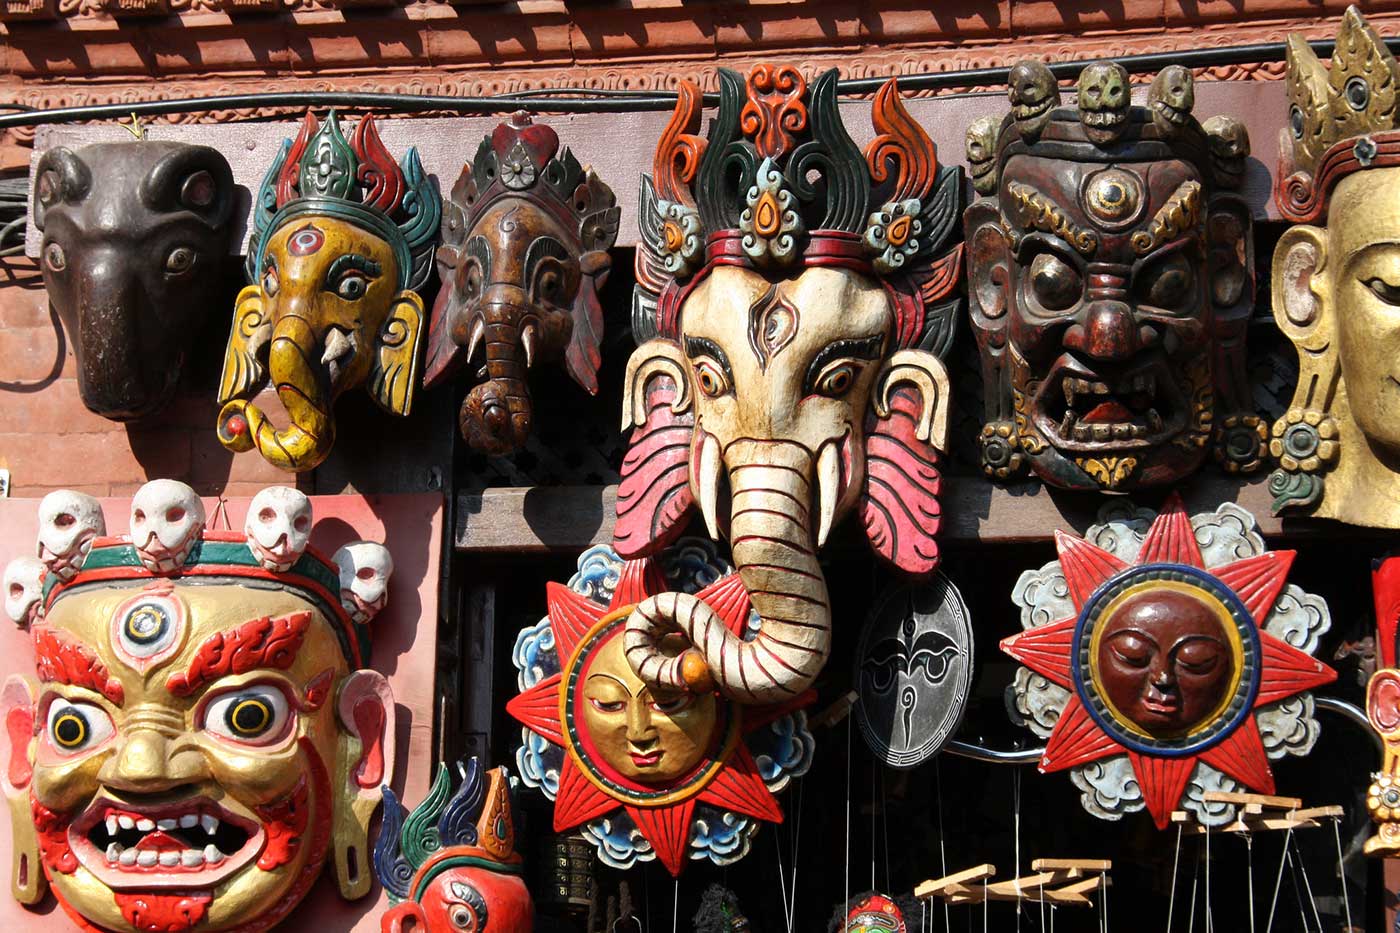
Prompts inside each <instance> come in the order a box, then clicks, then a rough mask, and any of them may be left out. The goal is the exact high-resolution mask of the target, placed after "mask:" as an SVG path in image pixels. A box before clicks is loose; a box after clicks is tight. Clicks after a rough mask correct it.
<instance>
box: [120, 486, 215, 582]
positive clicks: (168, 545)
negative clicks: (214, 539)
mask: <svg viewBox="0 0 1400 933" xmlns="http://www.w3.org/2000/svg"><path fill="white" fill-rule="evenodd" d="M204 522H205V517H204V503H203V502H200V501H199V496H197V495H195V494H194V490H193V489H191V488H190V487H188V486H186V485H185V484H184V483H181V482H179V481H177V480H173V479H157V480H152V481H151V482H149V483H147V484H146V485H144V486H142V487H141V488H140V489H138V490H136V497H135V498H134V499H132V500H131V543H132V544H134V545H136V554H137V556H138V557H140V558H141V563H143V564H145V565H146V569H147V570H149V571H150V572H151V573H171V572H173V571H176V570H179V569H180V568H181V567H183V566H184V565H185V560H186V559H187V558H188V557H189V556H190V551H192V550H194V546H195V544H196V543H198V541H199V536H200V534H201V533H202V532H203V531H204Z"/></svg>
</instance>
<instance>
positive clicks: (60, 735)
mask: <svg viewBox="0 0 1400 933" xmlns="http://www.w3.org/2000/svg"><path fill="white" fill-rule="evenodd" d="M75 496H77V494H75V493H68V494H67V497H68V498H69V499H72V498H73V497H75ZM299 496H300V494H298V493H296V491H295V490H290V489H282V490H280V491H279V492H278V493H276V494H274V495H272V496H271V497H270V498H267V497H266V496H265V497H263V498H262V501H261V502H260V503H258V504H257V505H255V511H254V512H253V513H252V514H250V516H249V527H248V529H247V530H246V531H244V532H230V531H214V530H211V529H209V528H207V526H206V521H205V512H204V507H203V505H202V503H201V501H200V499H199V498H198V497H197V496H196V495H195V494H194V491H193V490H191V489H190V488H189V487H188V486H186V485H184V484H183V483H178V482H175V481H173V480H155V481H153V482H151V483H148V484H147V485H145V486H143V487H142V488H141V489H140V490H139V491H138V492H137V493H136V496H135V497H134V498H133V499H132V502H131V513H130V514H131V523H130V528H131V532H130V534H129V535H127V536H124V537H121V538H117V537H107V536H105V535H100V536H97V537H95V538H91V539H89V543H88V546H86V547H83V548H76V547H75V548H74V549H73V550H72V552H71V553H70V552H65V553H61V554H53V553H52V552H48V556H46V557H45V564H46V565H47V568H48V571H49V576H48V578H47V580H46V585H45V587H44V590H43V593H42V595H40V596H38V597H37V599H38V606H37V610H36V611H37V616H38V619H39V621H37V622H36V623H35V624H34V625H33V626H32V628H31V630H30V632H31V635H32V637H33V647H34V657H35V670H34V675H35V676H34V678H32V679H31V678H24V677H20V676H19V675H15V676H13V677H11V678H10V679H9V680H8V681H6V683H5V685H4V688H3V691H0V717H3V720H4V722H5V723H6V724H7V726H8V728H7V729H6V730H4V732H3V734H2V735H0V759H3V762H4V768H3V769H0V789H3V791H4V793H5V797H6V801H7V803H8V805H9V809H10V818H11V826H12V829H13V832H14V845H13V849H12V851H13V857H14V862H15V864H14V873H13V875H12V889H13V892H14V895H15V897H16V899H18V900H19V901H21V902H22V903H25V904H30V905H33V904H36V903H38V901H39V900H40V899H41V898H42V897H43V894H44V890H45V886H46V885H47V886H48V887H51V888H52V889H53V892H54V894H55V895H56V897H57V899H58V901H59V904H60V906H61V907H62V908H63V910H64V912H66V913H67V914H68V916H69V917H70V918H71V919H72V920H73V921H74V922H75V923H76V924H77V926H78V927H80V928H81V929H83V930H89V931H114V933H115V931H121V933H144V931H151V930H162V931H166V933H182V931H191V933H199V931H239V933H251V931H256V930H265V929H268V928H269V927H271V926H273V925H275V924H276V923H277V922H278V921H280V920H281V919H282V918H283V917H284V916H285V915H286V914H287V913H288V912H289V911H291V909H292V908H293V907H295V906H296V905H297V903H298V902H299V901H300V900H301V899H302V898H303V897H304V896H305V895H306V894H307V892H308V891H309V890H310V888H311V886H312V885H313V884H315V883H316V880H317V878H319V877H320V875H321V873H322V869H323V868H324V867H325V866H326V865H327V864H333V865H334V866H335V875H336V879H337V882H338V884H339V888H340V892H341V894H342V895H343V896H344V897H346V898H358V897H362V896H364V895H365V894H366V893H368V891H369V888H370V881H371V878H370V874H369V871H368V864H369V863H368V858H369V852H370V849H369V839H368V834H369V824H370V820H371V818H372V817H373V815H374V812H375V810H376V809H378V806H379V803H380V799H381V798H380V793H379V788H380V786H381V785H382V784H384V783H387V782H388V781H390V780H391V779H392V777H393V770H394V728H393V722H394V700H393V695H392V693H391V691H390V687H389V682H388V680H387V679H386V678H385V677H384V675H383V674H381V673H379V672H378V671H375V670H373V669H370V668H369V666H368V665H369V626H368V624H367V623H368V622H369V621H370V617H369V615H366V614H364V613H363V612H362V611H361V610H362V607H361V606H360V604H359V603H358V602H357V601H356V598H355V593H354V592H353V588H354V587H355V585H356V584H355V583H354V582H352V581H356V580H358V578H359V573H360V571H361V570H363V569H366V568H369V569H370V570H373V569H374V567H375V565H376V564H379V563H382V561H379V560H376V559H375V557H374V555H375V554H379V556H380V557H383V556H384V555H385V553H386V552H384V551H383V548H382V547H381V546H380V545H377V544H371V543H368V542H357V543H354V544H350V545H347V546H346V547H344V548H342V549H341V550H340V551H338V552H337V553H336V555H335V557H334V558H333V559H332V558H328V557H326V556H324V555H322V554H320V553H318V552H317V551H316V550H315V549H314V548H311V547H308V546H307V543H306V540H305V538H304V537H303V538H297V539H293V540H291V541H290V542H289V541H287V540H286V536H285V535H284V536H283V541H282V543H281V544H280V545H278V546H277V547H276V548H274V551H275V553H273V552H270V551H268V550H267V549H266V548H265V547H263V545H262V544H261V543H260V541H259V537H260V535H261V529H260V528H259V527H258V525H259V523H260V522H269V521H270V522H271V523H276V521H277V517H278V515H281V516H282V517H283V518H286V519H288V520H290V521H293V522H295V521H297V520H298V519H301V518H304V519H305V520H306V522H307V523H308V525H309V523H310V519H311V512H310V504H309V503H308V502H307V501H306V497H305V496H300V497H299ZM298 497H299V498H298ZM265 512H266V513H271V516H272V517H271V519H267V518H265V517H260V516H262V514H263V513H265ZM88 524H89V527H91V525H93V524H95V525H97V527H98V528H101V527H102V526H103V520H102V515H101V511H100V509H99V510H98V511H97V514H96V516H95V517H94V519H91V520H90V521H89V523H88ZM46 551H47V548H45V547H44V546H43V545H42V542H41V554H44V553H45V552H46ZM277 568H283V569H277ZM65 575H66V576H65ZM381 605H382V603H381Z"/></svg>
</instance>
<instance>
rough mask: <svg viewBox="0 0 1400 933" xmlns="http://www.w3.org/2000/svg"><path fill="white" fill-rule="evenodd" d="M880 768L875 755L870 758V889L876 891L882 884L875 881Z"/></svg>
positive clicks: (877, 849)
mask: <svg viewBox="0 0 1400 933" xmlns="http://www.w3.org/2000/svg"><path fill="white" fill-rule="evenodd" d="M879 768H880V763H879V762H878V761H876V760H875V758H874V756H871V759H870V890H872V891H874V890H876V889H877V888H879V887H880V886H879V885H878V884H876V883H875V853H876V852H878V851H880V850H879V848H878V847H877V846H876V837H875V779H876V772H877V771H878V770H879Z"/></svg>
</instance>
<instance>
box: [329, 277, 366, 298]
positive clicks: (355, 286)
mask: <svg viewBox="0 0 1400 933" xmlns="http://www.w3.org/2000/svg"><path fill="white" fill-rule="evenodd" d="M367 291H369V280H368V279H366V278H365V277H364V276H362V275H354V274H350V275H347V276H345V278H343V279H341V280H340V283H339V284H338V285H336V287H335V293H336V294H337V295H339V296H340V297H341V298H344V299H345V300H346V301H359V300H360V299H361V298H363V297H365V292H367Z"/></svg>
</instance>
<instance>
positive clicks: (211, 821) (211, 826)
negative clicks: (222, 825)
mask: <svg viewBox="0 0 1400 933" xmlns="http://www.w3.org/2000/svg"><path fill="white" fill-rule="evenodd" d="M199 825H200V826H203V827H204V831H205V832H206V833H208V834H209V835H211V836H212V835H214V833H215V832H217V831H218V829H219V821H218V820H216V819H215V818H214V817H212V816H210V815H209V814H207V813H201V814H200V815H199Z"/></svg>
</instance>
